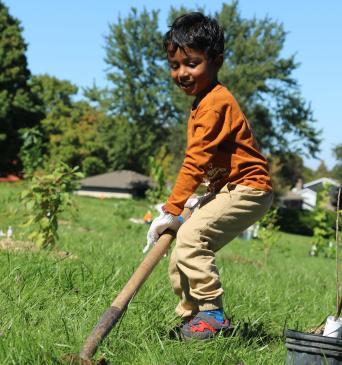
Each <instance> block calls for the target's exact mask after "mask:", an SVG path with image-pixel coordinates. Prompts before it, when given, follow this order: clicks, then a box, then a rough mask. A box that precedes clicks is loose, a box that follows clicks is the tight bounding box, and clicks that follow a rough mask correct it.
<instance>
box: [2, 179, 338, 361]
mask: <svg viewBox="0 0 342 365" xmlns="http://www.w3.org/2000/svg"><path fill="white" fill-rule="evenodd" d="M20 189H21V186H20V184H15V185H6V184H2V185H0V228H2V229H4V228H6V227H7V226H8V225H11V226H12V227H13V228H14V233H15V237H17V238H20V239H23V237H24V234H25V232H24V231H23V229H22V228H21V227H20V223H21V222H22V221H23V216H22V215H23V212H22V209H21V205H20V203H18V202H17V201H16V196H17V195H18V192H19V191H20ZM77 201H78V204H79V209H80V211H79V218H78V219H77V220H75V219H73V218H71V216H68V215H64V216H63V217H62V219H61V225H60V241H59V247H58V248H59V249H60V250H63V251H68V252H70V253H71V254H72V256H65V255H59V254H56V253H52V252H51V253H48V254H47V253H44V252H41V253H35V252H30V251H23V252H16V251H4V250H2V251H0V333H1V334H0V364H4V365H7V364H15V365H18V364H63V363H65V362H63V356H64V355H65V354H67V353H75V352H76V353H77V352H78V351H79V350H80V348H81V346H82V344H83V341H84V339H85V338H86V337H87V336H88V334H89V332H90V331H91V329H92V328H93V326H94V325H95V323H96V322H97V320H98V318H99V317H100V315H101V314H102V313H103V311H104V310H105V309H106V308H107V307H108V306H109V305H110V303H111V302H112V300H113V298H114V297H115V296H116V294H117V293H118V292H119V291H120V290H121V288H122V287H123V285H124V284H125V283H126V281H127V280H128V279H129V277H130V275H131V274H132V273H133V271H134V269H135V268H136V267H137V265H138V264H139V263H140V261H141V259H142V253H141V251H142V247H143V245H144V243H145V235H146V231H147V226H145V225H139V224H134V223H132V222H130V221H129V218H130V217H135V218H141V217H142V216H143V214H144V212H145V211H146V210H147V209H148V203H147V202H146V201H143V200H138V201H133V200H129V201H127V200H97V199H91V198H77ZM309 241H310V239H309V238H308V237H301V236H295V235H287V234H281V239H280V240H279V242H278V243H277V245H276V246H275V248H274V249H273V251H272V252H271V254H270V258H269V261H268V264H267V266H266V267H260V266H259V265H258V261H262V257H263V252H262V251H260V250H257V249H255V246H256V245H257V244H258V243H257V242H256V243H254V244H252V243H251V242H250V241H243V240H241V239H236V240H234V241H233V242H231V243H230V244H229V245H227V246H226V247H225V248H224V249H223V250H222V251H221V252H219V254H218V256H217V262H218V265H219V267H220V270H221V279H222V283H223V287H224V290H225V300H224V303H225V307H224V310H225V312H226V314H227V316H228V317H229V318H231V319H232V320H233V323H234V324H237V323H240V330H239V331H237V333H236V335H235V336H232V337H228V338H223V337H219V338H217V339H216V340H214V341H208V342H179V341H175V340H172V339H170V338H169V330H170V329H171V328H172V327H173V325H174V324H175V323H177V320H176V318H175V315H174V308H175V306H176V303H177V300H176V298H175V297H174V295H173V294H172V291H171V289H170V285H169V282H168V278H167V264H168V259H167V258H165V259H163V260H162V262H161V263H160V264H159V265H158V266H157V268H156V270H155V271H154V272H153V273H152V275H151V277H150V278H149V279H148V281H147V282H146V283H145V285H144V286H143V287H142V288H141V290H140V291H139V293H138V294H137V296H136V297H135V298H134V300H133V301H132V302H131V304H130V305H129V308H128V310H127V312H126V314H125V315H124V317H123V318H122V320H121V322H120V324H119V325H117V326H116V327H115V328H114V329H113V331H112V332H111V333H110V334H109V336H108V337H107V338H106V340H105V341H104V342H103V344H102V345H101V346H100V348H99V350H98V352H97V357H101V356H104V357H105V358H106V359H107V360H108V361H109V363H110V364H120V365H125V364H127V365H128V364H130V365H131V364H137V365H145V364H146V365H174V364H177V365H178V364H182V365H183V364H189V365H190V364H196V365H199V364H215V365H219V364H234V365H237V364H242V363H243V364H246V365H257V364H262V365H264V364H270V365H276V364H283V362H284V358H285V346H284V338H283V330H284V328H292V329H299V330H303V331H305V330H306V329H307V328H310V327H314V326H316V325H319V324H320V323H321V322H322V321H323V320H324V319H325V317H326V316H327V315H328V314H331V313H332V312H333V310H334V292H335V290H334V285H335V284H334V267H335V262H334V260H330V259H323V258H317V257H309V256H308V251H309V249H310V242H309Z"/></svg>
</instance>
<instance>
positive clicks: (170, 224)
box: [143, 212, 183, 253]
mask: <svg viewBox="0 0 342 365" xmlns="http://www.w3.org/2000/svg"><path fill="white" fill-rule="evenodd" d="M182 223H183V218H182V217H181V216H176V215H173V214H171V213H166V212H161V213H160V215H159V217H157V218H155V219H154V220H153V222H152V224H151V226H150V229H149V230H148V232H147V244H146V246H145V247H144V249H143V253H146V252H147V251H148V250H149V249H150V248H151V247H152V246H153V245H154V244H155V243H156V242H157V241H158V239H159V237H160V235H161V234H162V233H163V232H164V231H165V230H166V229H168V228H169V229H171V230H173V231H175V232H177V231H178V228H179V227H180V226H181V224H182Z"/></svg>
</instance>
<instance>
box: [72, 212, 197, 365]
mask: <svg viewBox="0 0 342 365" xmlns="http://www.w3.org/2000/svg"><path fill="white" fill-rule="evenodd" d="M193 208H194V207H193ZM192 210H193V209H191V210H190V209H187V208H186V209H184V211H183V213H182V216H183V218H184V220H186V219H187V218H188V217H189V216H190V214H191V211H192ZM175 235H176V233H175V232H174V231H171V230H166V231H165V232H164V233H163V234H162V235H161V236H160V238H159V240H158V242H157V243H156V244H155V245H154V246H153V247H152V249H151V250H150V251H149V252H148V253H147V255H146V257H145V258H144V260H143V261H142V263H141V264H140V265H139V266H138V268H137V269H136V270H135V272H134V273H133V275H132V276H131V278H130V279H129V280H128V282H127V284H126V285H125V286H124V288H123V289H122V290H121V292H120V293H119V294H118V296H117V297H116V298H115V299H114V301H113V303H112V304H111V305H110V307H109V308H108V309H107V310H106V311H105V312H104V313H103V315H102V316H101V318H100V320H99V321H98V323H97V324H96V326H95V327H94V329H93V331H92V332H91V334H90V335H89V337H88V338H87V339H86V341H85V343H84V345H83V348H82V351H81V352H80V355H79V358H80V359H79V360H81V361H82V362H83V363H84V364H91V358H92V356H93V355H94V354H95V352H96V350H97V348H98V346H99V345H100V343H101V342H102V340H103V339H104V338H105V337H106V336H107V335H108V333H109V332H110V331H111V329H112V328H113V327H114V326H115V325H116V323H117V322H118V321H119V319H120V318H121V316H122V314H123V313H124V311H125V309H126V308H127V306H128V304H129V302H130V301H131V300H132V298H133V297H134V295H135V294H136V293H137V292H138V290H139V288H140V287H141V286H142V284H143V283H144V282H145V280H146V279H147V278H148V276H149V275H150V274H151V272H152V271H153V269H154V267H155V266H156V265H157V264H158V262H159V261H160V260H161V258H162V257H163V256H164V254H165V253H166V252H167V251H168V249H169V248H170V246H171V243H172V241H173V239H174V238H175Z"/></svg>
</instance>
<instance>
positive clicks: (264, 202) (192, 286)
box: [169, 184, 272, 317]
mask: <svg viewBox="0 0 342 365" xmlns="http://www.w3.org/2000/svg"><path fill="white" fill-rule="evenodd" d="M271 203H272V193H270V192H265V191H260V190H257V189H254V188H250V187H247V186H243V185H230V184H228V185H226V186H224V187H223V188H222V189H221V190H220V192H219V193H217V194H216V195H214V196H213V197H212V198H211V199H210V200H209V201H208V202H206V203H205V204H203V205H202V206H201V207H200V208H199V209H195V211H194V212H193V214H192V216H191V217H190V218H189V219H188V220H187V221H186V222H185V223H184V224H183V225H182V226H181V227H180V229H179V231H178V233H177V239H176V245H175V247H174V249H173V251H172V254H171V258H170V265H169V275H170V279H171V285H172V287H173V290H174V292H175V294H176V295H178V296H179V297H180V302H179V304H178V306H177V308H176V313H177V314H178V315H179V316H181V317H187V316H190V315H194V314H196V313H197V312H198V311H200V310H210V309H217V308H221V307H222V294H223V289H222V286H221V282H220V279H219V272H218V269H217V266H216V263H215V252H216V251H218V250H219V249H220V248H222V247H223V246H224V245H226V244H227V243H228V242H230V241H231V240H232V239H233V238H235V237H236V236H237V235H238V234H239V233H241V232H242V231H244V230H245V229H246V228H248V227H249V226H251V225H252V224H253V223H255V222H256V221H257V220H258V219H260V218H261V217H262V216H263V215H264V214H265V213H266V212H267V210H268V209H269V207H270V205H271Z"/></svg>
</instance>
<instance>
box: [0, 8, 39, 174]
mask: <svg viewBox="0 0 342 365" xmlns="http://www.w3.org/2000/svg"><path fill="white" fill-rule="evenodd" d="M21 33H22V27H21V26H20V22H19V21H18V20H17V19H15V18H14V17H13V16H11V15H10V14H9V11H8V8H7V7H6V6H5V5H4V3H3V2H2V1H0V71H1V72H0V151H1V159H0V174H5V173H6V172H8V171H13V170H14V171H15V170H19V169H20V164H19V163H17V162H18V153H19V150H20V147H21V143H22V142H21V139H20V129H22V128H31V127H34V126H35V125H36V124H37V123H38V122H39V120H40V118H41V114H40V113H39V112H38V111H37V110H36V108H35V102H36V100H34V96H33V94H32V93H31V90H30V87H29V85H28V80H29V78H30V71H29V69H28V66H27V60H26V56H25V52H26V48H27V46H26V44H25V42H24V40H23V38H22V35H21Z"/></svg>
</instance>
